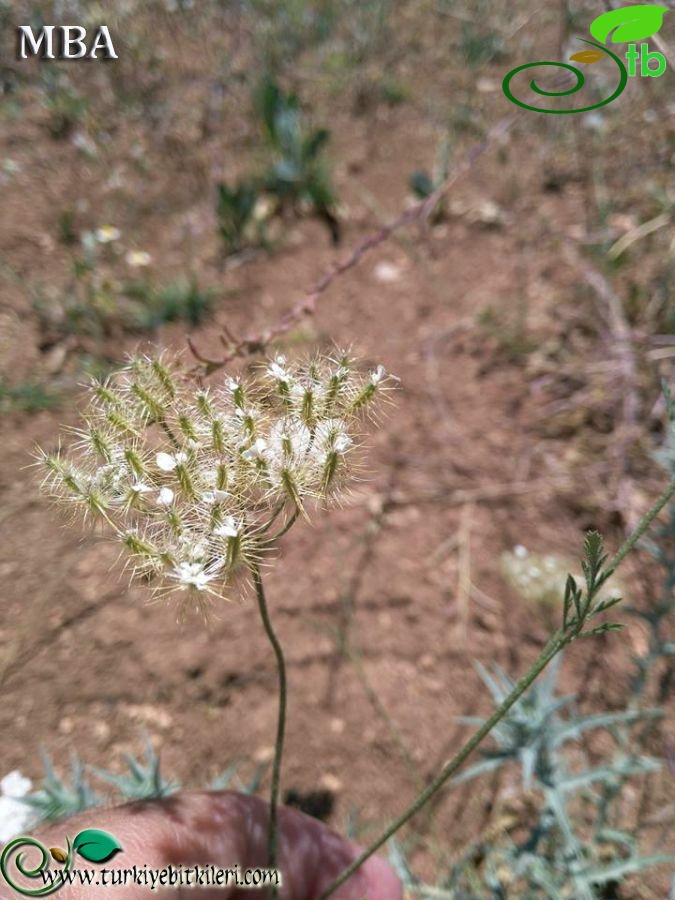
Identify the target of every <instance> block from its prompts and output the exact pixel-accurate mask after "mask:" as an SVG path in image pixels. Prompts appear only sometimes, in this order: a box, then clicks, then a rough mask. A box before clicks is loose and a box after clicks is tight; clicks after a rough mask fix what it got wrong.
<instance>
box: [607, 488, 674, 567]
mask: <svg viewBox="0 0 675 900" xmlns="http://www.w3.org/2000/svg"><path fill="white" fill-rule="evenodd" d="M673 494H675V478H673V480H672V481H671V482H670V484H669V485H668V487H667V488H666V489H665V491H664V492H663V493H662V494H661V496H660V497H659V498H658V500H657V501H656V502H655V503H654V505H653V506H652V507H651V509H650V510H648V511H647V512H646V513H645V514H644V516H643V517H642V518H641V519H640V521H639V522H638V524H637V525H636V526H635V528H634V530H633V532H632V534H630V535H629V536H628V537H627V538H626V540H625V541H624V542H623V544H622V545H621V547H620V548H619V549H618V551H617V553H616V556H614V558H613V559H612V560H611V561H610V563H609V565H608V566H607V568H606V569H605V572H606V573H607V575H608V577H609V575H612V574H613V573H614V572H615V571H616V570H617V568H618V567H619V565H620V564H621V563H622V562H623V560H624V559H625V558H626V556H628V554H629V553H630V551H631V550H632V549H633V547H634V546H635V545H636V544H637V542H638V541H639V540H640V538H641V537H642V535H643V534H644V533H645V531H646V530H647V529H648V528H649V526H650V525H651V524H652V522H653V521H654V519H655V518H656V517H657V516H658V514H659V513H660V512H661V510H662V509H663V507H664V506H665V505H666V503H668V501H669V500H670V498H671V497H672V496H673Z"/></svg>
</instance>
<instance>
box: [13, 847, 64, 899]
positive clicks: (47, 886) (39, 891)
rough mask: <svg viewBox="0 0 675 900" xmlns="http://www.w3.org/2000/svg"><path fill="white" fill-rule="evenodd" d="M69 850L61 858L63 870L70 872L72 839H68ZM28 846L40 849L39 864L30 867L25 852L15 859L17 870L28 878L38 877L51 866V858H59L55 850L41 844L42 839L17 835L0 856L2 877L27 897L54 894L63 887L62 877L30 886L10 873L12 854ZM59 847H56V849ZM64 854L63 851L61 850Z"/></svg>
mask: <svg viewBox="0 0 675 900" xmlns="http://www.w3.org/2000/svg"><path fill="white" fill-rule="evenodd" d="M67 846H68V851H67V854H65V857H66V858H65V860H61V861H63V862H64V867H63V870H62V871H64V872H68V871H69V870H70V869H72V867H73V860H74V856H75V854H74V853H73V852H72V845H71V843H70V841H68V844H67ZM27 847H36V848H37V849H38V850H39V851H40V859H39V862H38V863H37V865H34V866H32V867H29V866H28V865H27V864H26V862H25V853H23V852H19V853H18V855H17V856H16V859H15V860H13V862H14V865H15V866H16V869H17V871H18V872H19V874H20V875H22V876H23V878H26V879H28V880H31V879H35V878H38V877H39V876H41V875H42V874H43V873H44V872H46V871H47V869H48V868H49V860H50V858H51V857H52V856H54V858H55V859H57V858H59V857H57V856H55V855H54V852H53V851H51V850H48V849H47V848H46V847H45V845H44V844H41V843H40V841H37V840H36V839H35V838H31V837H17V838H14V840H12V841H10V842H9V843H8V844H7V845H6V846H5V849H4V850H3V851H2V856H0V872H2V877H3V878H4V879H5V881H6V882H7V884H8V885H9V886H10V887H11V888H14V890H15V891H17V892H18V893H19V894H23V895H24V896H26V897H45V896H47V894H53V893H54V892H55V891H58V890H60V888H62V887H63V881H62V880H61V879H60V878H54V880H53V881H51V882H49V881H48V882H46V883H44V884H43V885H42V887H36V888H29V887H25V886H24V885H22V884H17V883H16V881H14V879H13V876H12V875H11V874H10V873H9V871H8V867H9V865H10V863H11V862H12V856H13V855H14V853H16V852H18V851H20V850H25V849H26V848H27ZM56 849H57V848H55V850H56ZM60 853H61V854H63V851H60Z"/></svg>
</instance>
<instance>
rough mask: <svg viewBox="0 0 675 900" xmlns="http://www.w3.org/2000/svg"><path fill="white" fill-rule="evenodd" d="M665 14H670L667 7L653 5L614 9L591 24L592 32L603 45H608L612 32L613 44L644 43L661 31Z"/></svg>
mask: <svg viewBox="0 0 675 900" xmlns="http://www.w3.org/2000/svg"><path fill="white" fill-rule="evenodd" d="M664 12H668V7H667V6H652V5H651V4H645V5H640V6H624V7H621V8H620V9H612V10H610V11H609V12H606V13H602V15H600V16H598V17H597V19H594V20H593V21H592V22H591V27H590V32H591V34H592V35H593V37H594V38H595V39H596V41H602V42H603V43H606V41H607V38H608V37H609V35H610V33H611V32H613V34H612V43H613V44H620V43H623V42H625V41H643V40H645V38H648V37H651V36H652V35H653V34H656V32H657V31H658V30H659V28H660V27H661V25H662V24H663V14H664Z"/></svg>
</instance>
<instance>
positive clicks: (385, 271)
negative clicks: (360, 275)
mask: <svg viewBox="0 0 675 900" xmlns="http://www.w3.org/2000/svg"><path fill="white" fill-rule="evenodd" d="M373 274H374V276H375V280H376V281H379V282H381V283H382V284H394V282H396V281H399V280H400V278H401V270H400V268H399V267H398V266H396V265H394V264H393V263H388V262H381V263H378V264H377V265H376V266H375V269H374V270H373Z"/></svg>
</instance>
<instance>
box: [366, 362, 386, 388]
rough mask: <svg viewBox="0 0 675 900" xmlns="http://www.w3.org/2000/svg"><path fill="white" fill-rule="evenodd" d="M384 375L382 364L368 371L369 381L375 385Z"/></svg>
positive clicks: (382, 379)
mask: <svg viewBox="0 0 675 900" xmlns="http://www.w3.org/2000/svg"><path fill="white" fill-rule="evenodd" d="M386 375H387V373H386V371H385V368H384V366H378V367H377V369H375V371H374V372H371V373H370V383H371V384H374V385H375V386H377V385H378V384H380V382H381V381H384V379H385V377H386Z"/></svg>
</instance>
